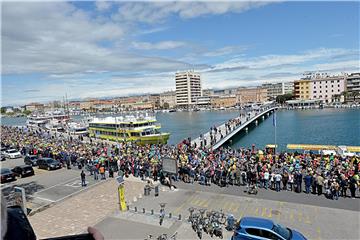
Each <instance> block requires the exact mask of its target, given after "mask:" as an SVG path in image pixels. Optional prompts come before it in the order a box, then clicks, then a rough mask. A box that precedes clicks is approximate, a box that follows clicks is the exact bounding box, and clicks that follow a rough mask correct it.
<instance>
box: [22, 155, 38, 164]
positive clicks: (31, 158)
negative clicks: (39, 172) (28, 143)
mask: <svg viewBox="0 0 360 240" xmlns="http://www.w3.org/2000/svg"><path fill="white" fill-rule="evenodd" d="M37 160H38V156H36V155H28V156H26V157H25V159H24V163H25V164H26V165H31V166H37Z"/></svg>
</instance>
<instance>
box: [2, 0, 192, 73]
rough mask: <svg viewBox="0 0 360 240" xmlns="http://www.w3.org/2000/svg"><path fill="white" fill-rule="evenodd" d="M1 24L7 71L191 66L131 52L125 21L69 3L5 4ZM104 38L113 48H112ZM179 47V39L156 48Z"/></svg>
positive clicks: (26, 71) (84, 70)
mask: <svg viewBox="0 0 360 240" xmlns="http://www.w3.org/2000/svg"><path fill="white" fill-rule="evenodd" d="M19 16H21V17H19ZM2 26H3V28H2V49H3V52H2V57H3V73H5V74H28V73H43V74H68V73H79V72H88V71H95V72H99V71H122V70H125V71H127V70H133V69H137V70H139V71H164V70H168V71H172V70H176V69H183V68H187V66H188V65H189V64H187V63H184V62H180V61H176V60H171V59H165V58H161V57H157V56H155V57H152V56H142V55H139V54H137V55H135V54H132V53H130V52H128V45H127V44H126V42H125V40H124V38H126V33H127V32H128V30H129V29H128V26H127V25H124V24H122V25H120V24H117V23H114V22H112V21H109V20H107V21H103V20H101V21H100V20H98V18H96V17H95V18H93V16H92V15H91V14H90V13H88V12H86V11H84V10H80V9H77V8H76V7H74V6H73V5H72V4H70V3H66V2H50V3H47V2H41V3H39V2H31V3H11V2H6V3H3V7H2ZM104 43H112V44H114V47H111V48H108V47H106V46H105V45H106V44H105V45H103V44H104ZM176 46H179V42H165V43H164V44H159V45H156V46H155V47H157V48H158V49H159V48H162V49H165V48H171V47H176Z"/></svg>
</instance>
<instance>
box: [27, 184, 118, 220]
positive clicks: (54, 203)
mask: <svg viewBox="0 0 360 240" xmlns="http://www.w3.org/2000/svg"><path fill="white" fill-rule="evenodd" d="M110 180H111V179H109V178H108V179H107V180H105V181H100V182H97V183H95V184H93V185H91V186H89V187H87V188H83V189H81V190H80V191H78V192H74V193H72V194H69V195H67V196H65V197H63V198H61V199H59V200H57V201H55V202H52V203H49V204H46V205H43V206H41V207H38V208H36V209H34V210H32V211H31V212H30V213H29V214H28V216H29V217H30V216H33V215H35V214H36V213H39V212H42V211H44V210H46V209H48V208H50V207H53V206H54V205H56V204H58V203H61V202H63V201H65V200H67V199H69V198H72V197H73V196H76V195H78V194H80V193H82V192H83V191H85V190H88V189H91V188H93V187H95V186H97V185H101V184H103V183H106V182H108V181H110Z"/></svg>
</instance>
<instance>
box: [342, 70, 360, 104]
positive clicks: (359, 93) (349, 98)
mask: <svg viewBox="0 0 360 240" xmlns="http://www.w3.org/2000/svg"><path fill="white" fill-rule="evenodd" d="M346 91H347V94H346V98H345V101H346V102H360V73H351V74H349V75H348V76H347V77H346Z"/></svg>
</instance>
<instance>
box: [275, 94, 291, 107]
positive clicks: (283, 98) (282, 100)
mask: <svg viewBox="0 0 360 240" xmlns="http://www.w3.org/2000/svg"><path fill="white" fill-rule="evenodd" d="M291 99H294V95H293V94H292V93H286V94H283V95H279V96H277V97H276V102H277V103H280V104H283V103H285V102H286V101H288V100H291Z"/></svg>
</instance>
